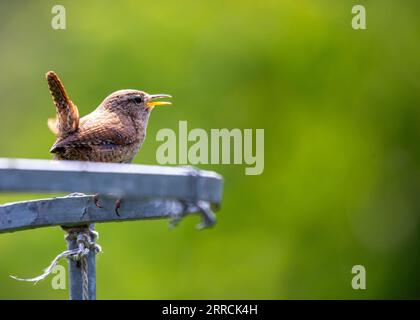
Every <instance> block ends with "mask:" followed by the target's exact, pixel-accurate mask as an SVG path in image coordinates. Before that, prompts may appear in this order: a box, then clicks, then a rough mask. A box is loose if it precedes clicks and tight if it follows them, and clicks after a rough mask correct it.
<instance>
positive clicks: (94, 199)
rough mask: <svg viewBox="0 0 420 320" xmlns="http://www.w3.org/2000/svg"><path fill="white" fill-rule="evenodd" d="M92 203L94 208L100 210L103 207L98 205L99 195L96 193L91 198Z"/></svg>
mask: <svg viewBox="0 0 420 320" xmlns="http://www.w3.org/2000/svg"><path fill="white" fill-rule="evenodd" d="M93 202H94V203H95V206H96V207H97V208H100V209H102V208H103V207H102V206H101V205H100V204H99V193H96V194H95V195H94V196H93Z"/></svg>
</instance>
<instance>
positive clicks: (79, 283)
mask: <svg viewBox="0 0 420 320" xmlns="http://www.w3.org/2000/svg"><path fill="white" fill-rule="evenodd" d="M90 229H91V230H92V231H93V230H94V225H93V224H91V225H90ZM66 241H67V247H68V250H74V249H77V248H78V244H77V240H76V239H75V238H74V237H66ZM95 258H96V252H95V250H90V251H89V254H88V256H87V257H86V259H87V271H88V272H87V273H88V300H96V259H95ZM69 288H70V300H83V275H82V263H81V262H80V261H73V260H72V259H69Z"/></svg>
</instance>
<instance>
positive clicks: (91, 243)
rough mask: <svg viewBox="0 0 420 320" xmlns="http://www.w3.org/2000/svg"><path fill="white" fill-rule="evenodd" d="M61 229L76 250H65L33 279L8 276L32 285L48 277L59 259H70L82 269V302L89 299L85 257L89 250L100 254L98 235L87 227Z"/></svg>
mask: <svg viewBox="0 0 420 320" xmlns="http://www.w3.org/2000/svg"><path fill="white" fill-rule="evenodd" d="M63 229H64V230H65V231H66V232H67V235H66V236H65V239H66V240H67V241H71V240H76V243H77V248H76V249H73V250H65V251H63V252H61V253H60V254H58V255H57V256H56V257H55V258H54V259H53V261H52V262H51V263H50V265H49V266H48V267H47V268H45V269H44V272H43V273H42V274H41V275H39V276H37V277H34V278H27V279H25V278H19V277H16V276H12V275H11V276H10V277H11V278H13V279H15V280H18V281H27V282H34V284H36V283H38V281H41V280H44V279H45V278H46V277H48V276H49V275H50V274H51V273H52V271H53V270H54V268H55V266H56V265H57V264H58V262H60V260H61V259H63V258H67V259H72V260H73V261H76V262H79V263H80V266H81V268H82V281H83V300H88V297H89V290H88V288H89V280H88V266H87V255H88V254H89V252H90V251H91V250H93V251H94V252H95V254H96V253H99V252H102V248H101V246H100V245H98V244H97V243H96V239H97V238H98V233H97V232H95V231H93V230H90V229H89V226H82V227H63Z"/></svg>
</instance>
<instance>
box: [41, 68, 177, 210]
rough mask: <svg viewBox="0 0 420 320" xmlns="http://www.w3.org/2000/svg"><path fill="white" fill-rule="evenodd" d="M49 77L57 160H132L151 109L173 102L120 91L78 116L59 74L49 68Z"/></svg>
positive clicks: (49, 125) (51, 123) (135, 92)
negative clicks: (87, 112) (92, 109)
mask: <svg viewBox="0 0 420 320" xmlns="http://www.w3.org/2000/svg"><path fill="white" fill-rule="evenodd" d="M46 78H47V81H48V86H49V89H50V92H51V95H52V98H53V102H54V104H55V107H56V113H57V117H56V118H54V119H49V120H48V127H49V128H50V130H51V131H52V132H53V133H54V134H55V135H56V137H57V140H56V141H55V143H54V145H53V146H52V148H51V150H50V152H51V153H53V154H54V155H55V156H54V159H57V160H80V161H96V162H119V163H129V162H131V161H132V160H133V158H134V157H135V155H136V154H137V152H138V151H139V150H140V148H141V146H142V144H143V141H144V139H145V137H146V128H147V123H148V120H149V116H150V112H151V111H152V109H153V108H154V107H155V106H162V105H169V104H171V103H170V102H165V101H155V100H156V99H159V98H170V97H171V96H170V95H167V94H147V93H146V92H144V91H139V90H119V91H116V92H113V93H111V94H110V95H109V96H108V97H106V98H105V99H104V101H102V103H101V104H100V105H99V106H98V107H97V108H96V109H95V110H94V111H93V112H91V113H90V114H88V115H86V116H84V117H82V118H79V111H78V109H77V107H76V105H75V104H74V103H73V102H72V101H71V100H70V99H69V96H68V95H67V93H66V90H65V89H64V86H63V83H62V82H61V80H60V79H59V78H58V76H57V74H56V73H54V72H53V71H49V72H47V74H46ZM96 203H97V202H96ZM117 205H119V204H117ZM116 209H117V213H118V208H116Z"/></svg>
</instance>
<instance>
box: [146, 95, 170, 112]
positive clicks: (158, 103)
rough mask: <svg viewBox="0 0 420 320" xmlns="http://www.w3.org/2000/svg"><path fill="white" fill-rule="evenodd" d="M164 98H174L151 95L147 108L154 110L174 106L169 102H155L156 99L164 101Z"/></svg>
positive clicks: (148, 98)
mask: <svg viewBox="0 0 420 320" xmlns="http://www.w3.org/2000/svg"><path fill="white" fill-rule="evenodd" d="M162 98H172V96H170V95H169V94H150V95H149V96H148V97H147V102H146V106H147V107H148V108H151V109H153V108H154V107H157V106H168V105H171V104H172V103H171V102H168V101H154V100H156V99H162Z"/></svg>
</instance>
